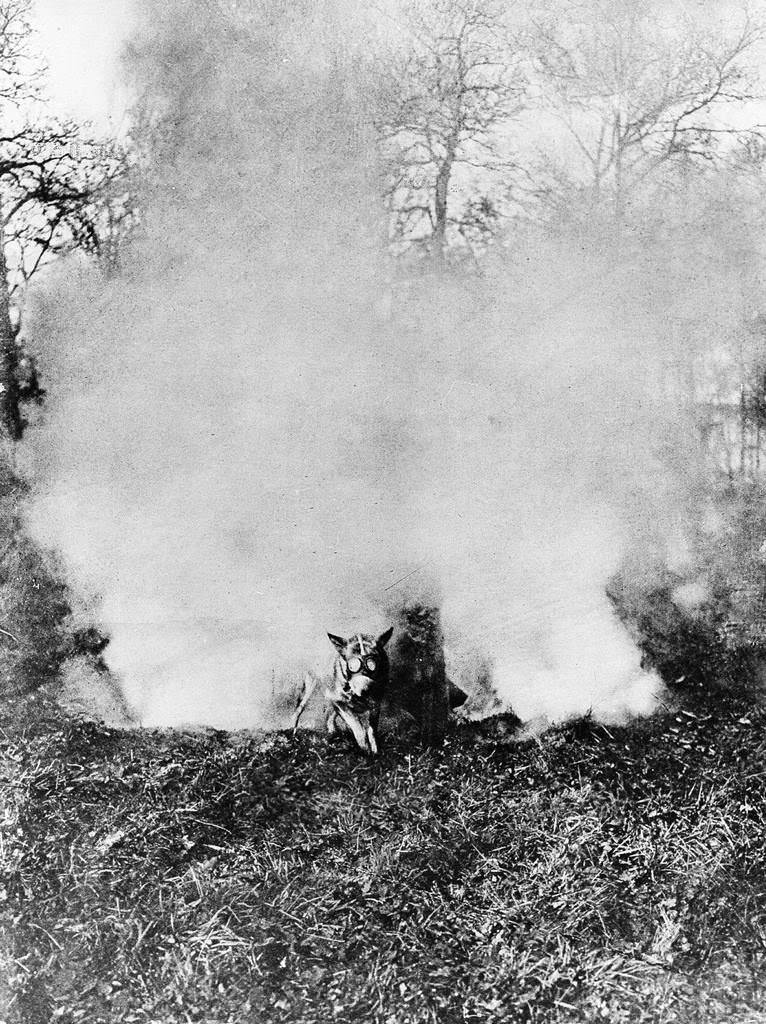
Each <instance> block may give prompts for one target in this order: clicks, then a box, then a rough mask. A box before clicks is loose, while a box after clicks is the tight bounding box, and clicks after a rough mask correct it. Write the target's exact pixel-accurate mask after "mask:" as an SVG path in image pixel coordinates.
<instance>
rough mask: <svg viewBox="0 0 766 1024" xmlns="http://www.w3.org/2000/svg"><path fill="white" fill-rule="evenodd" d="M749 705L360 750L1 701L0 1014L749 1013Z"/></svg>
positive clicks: (755, 780) (142, 1017)
mask: <svg viewBox="0 0 766 1024" xmlns="http://www.w3.org/2000/svg"><path fill="white" fill-rule="evenodd" d="M27 721H28V723H29V721H31V719H30V718H29V716H28V717H27ZM765 726H766V711H765V710H763V709H761V708H755V709H754V708H753V706H752V702H751V701H745V699H744V698H736V697H733V696H731V695H729V696H727V697H725V698H718V699H716V700H713V699H712V698H710V699H709V700H708V702H707V703H706V702H705V700H703V699H700V700H698V701H697V703H696V705H695V706H694V707H691V706H690V707H687V708H685V709H683V710H679V711H675V712H663V713H662V714H658V715H656V716H654V717H653V718H651V719H648V720H646V721H643V722H640V723H636V724H633V725H631V726H626V727H623V728H612V727H610V728H609V729H606V728H604V727H601V726H598V725H595V724H593V723H591V722H589V721H587V720H584V721H580V722H577V723H573V724H572V725H570V726H567V727H563V728H558V729H554V730H551V731H550V732H549V733H547V734H546V735H544V736H543V737H542V739H541V740H540V741H539V742H535V741H530V742H526V743H522V744H520V743H512V742H508V740H507V739H505V738H503V737H502V735H501V734H500V735H498V736H494V735H492V734H489V735H488V730H487V729H486V728H485V727H480V726H464V727H461V728H456V729H455V730H454V731H453V732H452V734H451V735H450V738H449V741H448V743H447V745H446V746H445V747H444V748H443V749H441V750H438V751H419V750H412V749H407V748H406V747H405V746H403V745H402V744H401V743H398V742H396V741H394V742H392V743H390V744H389V745H388V746H387V748H386V749H385V751H384V753H383V756H382V757H381V759H380V760H379V761H377V762H371V761H367V760H363V759H361V758H360V757H359V756H358V755H357V754H356V753H355V752H354V751H352V750H350V749H349V748H348V747H347V746H346V745H344V744H342V743H341V744H337V743H336V744H333V743H330V742H328V741H327V740H325V739H324V738H320V737H316V736H313V735H311V734H304V735H301V736H299V737H298V738H297V739H296V740H295V741H293V740H291V739H290V738H288V737H287V736H286V735H283V734H273V735H269V736H255V735H246V734H241V735H235V734H225V733H219V732H209V733H204V734H197V735H190V734H182V733H174V732H154V733H147V732H141V731H131V732H120V731H116V730H110V729H107V728H105V727H101V726H97V725H94V724H92V723H86V722H79V721H75V720H67V719H61V718H59V719H58V720H56V719H53V720H51V719H48V721H47V723H46V722H43V723H42V724H40V723H39V722H38V723H37V724H26V725H24V726H18V725H17V726H16V727H15V728H11V727H10V726H9V727H8V728H7V729H6V731H5V734H4V736H3V739H2V744H1V745H0V771H1V772H2V776H3V779H2V782H3V787H2V792H3V808H2V813H3V816H4V825H3V833H2V851H1V855H0V868H1V870H2V880H1V882H0V909H1V913H2V917H1V920H2V926H3V927H2V934H3V941H2V944H1V945H0V955H1V956H2V959H3V960H4V968H5V971H4V974H5V982H4V985H2V986H0V999H2V1000H3V1001H4V1002H5V1004H6V1009H5V1015H4V1017H3V1019H4V1020H7V1021H8V1022H14V1021H16V1022H21V1024H37V1022H39V1021H48V1020H53V1021H60V1022H62V1024H67V1022H74V1021H87V1022H88V1024H96V1022H101V1021H104V1022H106V1021H109V1022H118V1021H119V1022H123V1021H124V1022H147V1024H148V1022H151V1024H161V1022H166V1021H167V1022H171V1021H172V1022H188V1021H204V1022H209V1024H213V1022H218V1021H221V1022H223V1021H231V1022H241V1021H263V1022H271V1021H274V1022H292V1021H295V1022H315V1021H316V1022H319V1021H322V1022H330V1021H334V1022H337V1021H370V1022H381V1024H383V1022H386V1024H394V1022H402V1024H404V1022H407V1024H410V1022H421V1021H422V1022H427V1021H444V1022H477V1024H478V1022H484V1021H495V1020H496V1021H501V1020H503V1021H546V1022H548V1021H551V1022H558V1021H561V1022H564V1021H582V1020H587V1021H610V1022H621V1021H625V1022H627V1021H637V1022H638V1021H646V1022H652V1024H661V1022H666V1021H667V1022H670V1021H726V1022H730V1021H735V1022H740V1024H752V1022H755V1021H760V1020H764V1019H766V990H765V989H764V979H765V977H766V976H765V975H764V970H763V968H764V958H766V876H764V871H763V849H764V839H765V838H766V835H765V833H764V815H765V813H766V795H765V794H766V787H764V785H763V782H764V775H765V774H766V729H765V728H764V727H765Z"/></svg>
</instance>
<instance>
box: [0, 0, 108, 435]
mask: <svg viewBox="0 0 766 1024" xmlns="http://www.w3.org/2000/svg"><path fill="white" fill-rule="evenodd" d="M30 7H31V0H0V115H1V116H2V124H3V130H2V134H0V429H2V430H3V431H4V432H5V434H6V435H7V436H8V437H10V438H11V439H13V440H18V438H20V437H21V434H22V432H23V428H24V419H23V416H22V412H21V403H22V400H23V399H24V398H29V397H35V396H39V394H40V392H39V389H38V388H37V385H36V380H35V379H33V378H34V371H33V368H32V371H31V372H30V366H31V365H32V364H31V362H30V360H29V359H28V358H27V357H25V356H24V353H23V350H22V348H21V346H20V342H19V333H20V330H21V316H22V303H23V294H24V291H25V288H26V285H27V284H28V283H29V280H30V279H31V278H32V277H33V276H34V274H35V273H36V272H37V271H38V270H39V269H40V267H41V266H43V265H44V264H45V263H46V262H47V261H48V260H49V259H50V258H51V257H52V256H54V255H56V254H58V253H61V252H62V251H65V250H67V249H70V248H72V247H78V246H84V247H85V248H87V249H89V250H91V251H97V250H98V243H99V238H100V235H99V231H100V225H101V224H102V222H103V219H104V216H105V211H106V209H107V208H108V207H109V206H113V205H114V204H115V198H114V196H113V195H112V194H111V193H110V190H109V183H110V182H114V181H115V180H116V179H117V178H118V176H119V174H120V173H121V172H122V168H123V163H124V154H122V153H121V152H120V151H118V150H117V149H115V148H114V147H112V146H104V145H103V144H100V143H96V142H93V141H92V140H89V139H87V138H86V137H85V135H84V133H83V130H82V129H81V128H80V127H79V126H78V125H77V124H75V123H73V122H72V121H65V120H61V119H57V118H54V117H52V116H50V114H49V113H48V111H47V110H46V106H45V102H44V95H43V89H42V86H43V81H44V67H43V65H42V64H41V63H40V62H39V61H37V60H36V59H35V58H34V56H33V55H32V53H31V47H30V42H31V35H32V29H31V26H30V24H29V20H28V14H29V10H30Z"/></svg>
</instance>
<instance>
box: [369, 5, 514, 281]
mask: <svg viewBox="0 0 766 1024" xmlns="http://www.w3.org/2000/svg"><path fill="white" fill-rule="evenodd" d="M505 7H506V5H502V4H499V3H496V2H495V0H416V2H414V3H412V4H411V5H410V7H409V30H410V39H409V46H408V54H407V56H406V57H405V58H404V59H403V60H402V61H401V62H400V63H399V64H395V66H394V68H393V76H394V78H395V86H394V88H392V89H391V91H390V99H389V105H388V110H387V113H386V115H385V116H384V118H383V119H382V121H381V124H380V136H381V140H382V145H383V151H384V155H385V157H386V159H387V161H388V185H387V189H386V200H387V204H388V208H389V210H390V212H391V218H392V236H393V240H394V242H395V243H397V244H398V246H399V248H400V249H411V248H412V247H415V248H417V249H419V250H421V251H425V252H426V253H428V254H429V255H430V256H431V257H432V258H434V259H435V260H437V261H438V262H443V261H444V260H445V259H446V257H447V253H448V250H449V248H450V246H452V245H455V244H459V243H463V244H468V245H469V246H471V247H472V248H474V247H476V246H481V245H482V244H483V243H485V242H486V241H487V239H488V238H489V237H491V236H492V234H493V233H494V230H495V226H496V221H497V219H498V216H499V209H498V203H497V200H496V199H495V198H494V197H493V185H494V184H495V183H496V182H497V180H498V179H497V176H498V174H502V175H507V174H508V173H509V171H510V169H511V168H512V167H513V166H514V161H513V160H512V158H511V157H510V156H509V154H508V138H509V134H510V127H511V124H512V122H513V120H514V118H515V117H516V115H517V114H518V113H519V112H520V111H521V110H522V109H523V106H524V104H525V97H526V82H525V79H524V76H523V73H522V70H521V58H520V54H519V52H518V51H517V49H515V46H514V41H513V38H512V33H511V31H510V29H509V26H508V24H507V19H506V18H505V15H504V11H505Z"/></svg>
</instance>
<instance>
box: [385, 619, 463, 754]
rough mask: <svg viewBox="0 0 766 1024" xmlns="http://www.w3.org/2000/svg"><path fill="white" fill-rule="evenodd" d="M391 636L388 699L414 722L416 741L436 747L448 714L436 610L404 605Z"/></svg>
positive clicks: (442, 642) (447, 684)
mask: <svg viewBox="0 0 766 1024" xmlns="http://www.w3.org/2000/svg"><path fill="white" fill-rule="evenodd" d="M394 636H395V638H396V639H395V643H394V646H393V649H392V651H391V686H390V693H391V698H392V700H393V701H394V702H395V703H397V704H400V705H401V706H402V707H403V708H404V709H405V710H406V711H408V712H409V713H410V714H411V715H412V716H413V718H414V719H415V721H416V722H417V723H418V729H419V736H420V742H421V743H422V744H423V745H425V746H438V745H439V744H441V743H442V742H443V741H444V737H445V735H446V732H447V721H448V719H449V712H450V689H449V683H448V681H447V676H446V672H445V667H444V638H443V635H442V628H441V617H440V615H439V609H438V608H436V607H434V606H432V605H424V604H409V605H406V606H405V607H404V608H402V609H401V611H400V612H399V613H398V622H397V624H396V628H395V633H394Z"/></svg>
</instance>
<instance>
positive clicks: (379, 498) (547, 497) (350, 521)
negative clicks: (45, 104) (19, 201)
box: [28, 18, 694, 727]
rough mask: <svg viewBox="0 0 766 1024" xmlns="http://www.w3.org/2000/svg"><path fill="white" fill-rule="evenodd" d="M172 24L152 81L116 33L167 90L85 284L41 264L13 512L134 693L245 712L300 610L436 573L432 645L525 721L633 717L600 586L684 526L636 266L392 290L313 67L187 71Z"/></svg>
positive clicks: (341, 612)
mask: <svg viewBox="0 0 766 1024" xmlns="http://www.w3.org/2000/svg"><path fill="white" fill-rule="evenodd" d="M184 24H185V23H183V22H182V24H181V25H180V26H176V25H175V24H174V23H173V19H172V18H170V19H168V20H167V22H166V23H165V24H164V28H163V29H162V31H165V32H169V33H170V38H171V39H175V38H176V37H175V36H174V35H173V33H174V32H176V31H177V32H178V33H179V36H178V40H180V42H179V44H178V49H177V50H176V59H177V60H178V61H180V62H181V66H180V68H176V67H175V66H174V67H173V74H172V75H170V72H169V66H168V65H167V64H164V63H163V54H164V52H165V51H164V50H163V45H164V44H167V41H168V40H167V38H164V39H160V40H159V41H158V42H153V41H152V40H151V39H150V40H149V42H148V43H145V46H144V49H143V50H141V61H142V62H143V65H144V72H145V73H146V67H149V69H150V70H152V71H154V72H156V74H157V75H158V76H159V77H160V78H161V79H162V81H161V91H162V95H163V96H164V97H165V100H166V102H167V103H169V104H170V105H171V106H172V103H173V102H175V101H176V99H177V96H176V93H177V92H178V91H180V90H181V87H182V86H183V88H184V89H188V90H190V91H191V96H189V95H187V94H186V93H184V103H185V104H186V106H185V108H184V109H185V120H184V121H183V124H182V127H183V132H182V135H181V138H180V140H179V141H178V143H177V145H176V147H175V148H173V149H169V150H168V152H167V153H166V162H165V163H164V164H163V165H162V167H161V169H160V170H161V173H160V174H159V176H158V177H157V179H156V182H155V187H154V192H153V196H152V198H151V199H150V200H149V201H148V204H147V210H146V216H145V221H146V229H145V233H144V235H143V237H142V238H141V239H140V240H139V241H138V242H137V243H136V244H135V246H134V247H133V249H132V251H131V252H130V253H128V254H127V257H126V266H125V268H124V270H123V272H122V273H121V274H120V275H118V276H117V277H115V278H113V279H111V280H110V281H108V282H104V281H103V280H101V279H100V278H99V277H98V275H97V274H96V273H95V272H93V271H89V270H87V269H86V268H84V267H83V266H81V265H79V264H71V265H70V266H68V267H67V268H65V269H64V270H63V271H62V272H61V273H60V275H59V276H58V278H57V279H53V278H51V279H49V281H48V283H47V289H46V292H45V294H42V295H40V296H38V300H37V303H38V311H37V318H36V328H35V330H34V331H33V336H34V337H35V339H36V340H37V343H38V345H39V346H40V348H41V350H42V357H43V365H44V366H45V368H46V384H47V385H48V388H49V393H50V398H49V402H48V408H47V412H46V414H45V416H44V419H43V422H42V423H41V425H40V426H39V427H38V428H36V429H35V430H34V431H32V432H30V438H29V442H28V455H29V460H30V464H31V465H32V467H33V472H34V474H35V476H36V479H37V481H38V488H37V495H36V499H35V502H34V504H33V506H32V508H31V510H30V518H31V521H32V523H33V526H34V528H35V530H36V532H37V533H38V535H39V536H40V537H41V538H42V539H43V540H44V541H45V542H46V543H48V544H51V545H53V546H55V547H57V548H59V549H60V550H61V551H62V552H63V554H64V556H65V558H66V561H67V563H68V565H69V568H70V571H71V573H72V576H73V578H74V579H75V581H77V583H78V585H79V586H80V587H81V588H83V590H85V591H87V592H88V593H92V592H94V591H96V592H98V593H99V594H100V595H101V616H102V619H103V622H104V624H105V626H106V627H107V629H108V630H109V632H110V633H111V636H112V643H111V644H110V646H109V648H108V649H107V658H108V660H109V664H110V665H111V667H112V669H113V670H114V671H115V673H117V674H118V676H119V677H120V679H121V680H122V683H123V686H124V689H125V692H126V695H127V697H128V699H129V701H130V702H131V704H132V705H133V707H135V708H136V710H137V712H138V714H139V715H140V716H141V718H142V720H143V721H144V722H145V723H147V724H157V723H159V724H182V723H190V722H191V723H204V724H210V725H217V726H227V727H228V726H231V727H235V726H245V725H255V724H258V723H261V722H263V721H264V714H265V712H264V708H265V706H266V705H267V704H268V701H269V698H270V695H271V694H272V693H273V692H274V691H275V688H276V689H278V688H279V687H282V686H284V685H290V681H292V682H293V683H294V685H297V683H298V681H299V679H300V675H301V673H302V671H303V669H304V668H305V667H307V666H309V665H312V664H315V663H316V662H317V661H318V660H319V661H321V660H322V659H323V658H324V657H325V655H326V653H327V640H326V636H325V633H326V631H327V630H330V631H332V632H335V633H343V632H345V631H350V630H352V629H359V628H363V629H365V630H367V631H373V630H375V629H379V628H383V627H384V626H385V625H387V621H386V619H385V611H384V609H385V608H386V606H387V604H390V602H391V600H392V599H393V598H395V595H396V594H397V593H402V594H404V593H410V594H417V592H418V586H419V585H420V584H419V580H420V579H425V578H426V577H429V578H431V577H434V578H435V579H436V580H437V582H438V585H439V588H440V590H441V593H442V595H443V612H444V619H445V629H446V633H447V640H448V643H449V645H450V647H451V648H452V649H454V650H456V651H458V652H459V651H460V650H468V649H474V650H478V651H480V652H481V653H482V655H484V656H486V657H487V658H488V659H489V660H490V662H491V663H492V664H493V667H494V677H495V683H496V685H497V687H498V690H499V692H500V694H501V696H502V698H503V699H504V700H505V701H506V702H507V703H508V704H509V705H511V706H513V707H514V708H515V709H516V710H517V711H518V712H519V713H520V714H522V716H523V717H531V716H532V715H535V714H540V713H545V714H548V715H549V716H550V717H554V718H555V717H561V716H564V715H568V714H571V713H574V712H578V711H587V710H591V709H592V710H593V712H594V713H595V714H597V715H600V716H602V717H610V716H615V715H619V714H623V713H625V712H636V711H646V710H648V709H649V708H650V707H651V705H652V701H653V699H654V698H653V695H654V693H655V691H656V689H657V687H658V681H657V679H656V678H654V677H653V676H652V675H651V674H648V673H645V672H643V671H642V669H641V666H640V659H639V654H638V651H637V650H636V648H635V647H634V645H633V644H632V642H631V640H630V639H629V637H628V636H627V634H626V633H625V631H624V630H623V628H622V626H621V625H620V624H619V623H618V622H617V620H616V618H615V617H614V615H613V614H612V611H611V608H610V606H609V603H608V600H607V598H606V596H605V585H606V582H607V580H608V579H609V577H610V576H611V575H612V573H613V572H614V571H615V570H616V569H617V567H618V565H619V564H620V560H621V558H622V556H623V554H624V553H625V551H626V550H627V549H628V548H629V547H630V546H632V545H635V544H636V543H643V544H647V545H655V546H656V547H657V548H658V549H661V548H662V546H663V545H665V544H666V543H667V539H668V538H669V537H671V536H673V535H678V534H679V533H682V524H680V522H679V521H680V520H681V519H682V518H683V501H684V500H685V497H684V496H685V495H686V493H687V490H688V486H689V479H687V477H688V476H689V475H691V476H693V468H688V469H684V470H683V472H678V469H679V466H680V465H681V464H683V465H684V466H687V467H693V463H694V457H693V453H691V448H690V447H688V446H687V447H683V445H681V442H682V440H683V438H684V437H686V435H685V434H684V430H685V425H684V423H683V419H682V417H681V416H680V415H678V414H677V412H676V410H675V409H674V408H673V407H672V406H671V404H669V403H668V401H667V399H666V397H665V395H664V394H663V393H662V392H661V391H660V390H658V388H657V386H656V385H657V380H658V374H659V373H660V367H661V364H662V359H663V358H664V351H663V346H664V345H665V344H666V342H667V332H666V331H665V329H664V327H665V325H664V324H663V321H662V319H661V317H660V316H659V314H658V313H657V310H656V308H655V302H654V299H653V296H652V294H651V290H649V291H648V292H647V288H649V289H650V286H651V279H641V280H638V279H636V277H635V275H632V276H631V275H628V274H623V275H620V274H613V273H611V274H610V272H609V271H608V269H607V268H608V267H609V260H608V257H607V258H604V257H601V256H587V257H583V256H581V255H577V254H575V253H574V252H573V251H571V250H568V249H567V248H566V246H564V247H563V248H558V249H553V248H552V247H550V246H549V247H548V248H547V249H545V250H543V248H542V247H538V248H534V247H532V248H531V249H530V250H529V251H528V252H527V253H526V256H525V253H524V252H522V251H519V252H517V253H515V254H514V258H513V259H510V258H508V259H506V258H504V257H502V256H499V257H498V259H497V260H496V261H495V264H494V265H493V267H492V268H490V270H489V272H488V274H487V276H486V277H485V278H484V279H483V280H481V281H479V280H476V281H471V282H469V283H468V284H463V285H461V284H458V283H455V282H453V281H444V282H438V281H428V280H424V281H416V282H411V283H410V286H409V290H408V291H406V292H405V291H404V290H402V289H394V291H393V292H391V290H390V289H389V286H388V285H386V284H385V283H382V282H383V281H384V275H383V272H382V269H381V267H382V266H383V264H382V262H381V261H380V258H379V256H378V255H377V254H376V251H375V250H376V243H375V232H374V224H373V226H372V227H371V226H370V224H369V223H367V222H365V221H364V219H363V216H364V215H363V214H362V213H360V211H364V210H369V211H372V213H371V216H372V215H373V214H374V211H375V208H376V206H375V204H376V198H375V182H374V178H371V175H370V165H369V158H368V156H367V155H366V153H365V151H364V149H365V146H364V140H363V139H362V140H361V141H360V140H359V138H358V137H357V135H356V134H355V129H354V126H353V124H350V125H349V123H347V122H346V121H345V120H344V117H345V116H346V115H345V113H344V108H343V106H342V103H340V101H338V102H339V104H340V105H336V106H335V107H333V108H331V109H330V111H329V113H328V112H327V107H326V104H325V103H324V102H323V100H322V90H323V89H330V88H331V87H333V88H334V87H335V85H336V84H337V83H336V82H335V80H334V79H333V75H335V74H337V66H338V65H337V60H336V59H335V58H333V59H332V60H330V59H329V58H327V54H326V53H323V51H322V50H321V47H320V46H319V45H318V44H317V47H316V49H314V50H313V51H312V52H311V54H310V58H311V59H310V60H309V59H308V57H307V55H306V53H304V52H303V51H301V50H300V49H299V48H298V49H296V48H295V46H294V47H293V49H292V50H289V57H290V60H289V61H287V60H286V58H284V59H280V60H279V61H276V60H272V58H273V57H274V53H275V48H276V47H277V44H276V43H275V42H274V39H275V37H274V36H268V37H267V39H266V42H268V43H269V45H270V46H271V47H272V50H271V51H268V49H267V50H266V51H265V56H264V52H263V50H261V51H258V52H259V53H260V54H261V56H260V57H259V56H258V53H255V52H254V51H252V50H250V51H248V54H247V56H248V60H249V61H250V63H247V62H246V61H245V60H244V56H243V54H242V53H241V52H239V51H237V49H236V46H235V47H234V48H233V49H232V50H230V51H229V50H226V49H225V48H219V49H216V42H217V41H216V39H215V38H212V39H210V38H207V37H206V40H207V41H206V45H207V46H208V48H209V49H208V55H212V56H213V57H214V58H215V59H213V60H212V62H211V63H212V66H213V67H214V69H215V70H213V71H211V70H210V67H209V66H208V65H207V64H206V63H205V60H204V59H203V58H204V57H205V54H203V55H202V56H201V57H200V55H199V53H198V51H197V50H195V49H194V46H191V45H188V46H187V47H186V48H185V49H184V48H183V47H181V45H180V43H181V42H184V41H185V42H186V43H189V40H191V41H192V42H194V41H195V40H196V42H197V43H198V42H199V40H200V37H199V36H198V35H195V34H194V32H195V31H196V30H195V29H194V26H193V25H192V26H191V28H189V26H188V25H187V26H186V28H187V29H188V31H189V37H188V38H187V39H184V37H183V34H182V33H183V31H184ZM169 26H170V27H169ZM157 31H158V32H160V28H158V29H157ZM285 38H286V37H284V36H283V37H280V42H279V46H280V47H282V48H284V47H286V46H289V44H288V43H287V42H285ZM261 43H262V44H263V40H261ZM263 45H265V44H263ZM227 46H228V43H227ZM280 52H281V51H280ZM179 53H180V56H179ZM336 57H337V55H336ZM325 58H327V59H325ZM258 60H261V62H262V63H261V64H259V63H258ZM183 61H187V62H192V63H193V62H194V61H196V62H198V63H199V65H200V66H202V67H203V70H204V74H202V72H199V73H200V76H201V80H202V84H200V85H199V88H198V90H196V91H195V89H194V83H190V81H189V79H188V77H184V67H185V65H184V64H183ZM194 66H195V67H198V65H197V64H195V65H194ZM275 69H276V70H275ZM333 69H335V70H333ZM187 70H188V68H187ZM168 75H170V77H171V78H172V79H173V80H172V81H171V82H170V83H168V82H167V81H165V79H164V78H163V76H166V77H167V76H168ZM206 76H208V77H206ZM264 83H265V84H264ZM158 88H159V87H158ZM333 95H336V96H337V92H336V93H333ZM168 96H169V97H170V98H169V99H168V98H167V97H168ZM344 102H346V101H344ZM351 121H353V118H352V119H351ZM346 132H347V134H344V133H346ZM349 140H350V141H349ZM344 147H345V148H344ZM360 218H362V219H361V220H360ZM387 306H390V307H391V309H392V310H393V312H392V316H391V318H390V319H389V320H388V321H386V320H384V319H382V318H381V315H380V314H381V310H384V309H385V308H386V307H387ZM679 445H681V447H680V448H679V447H678V446H679ZM669 450H671V451H673V452H675V456H674V459H669V458H668V454H667V453H668V451H669ZM690 453H691V454H690ZM674 460H675V461H674ZM408 574H412V575H411V576H410V577H409V581H408V582H407V583H406V584H403V585H402V586H401V587H398V585H397V581H399V580H400V579H401V578H402V577H404V576H407V575H408Z"/></svg>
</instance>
